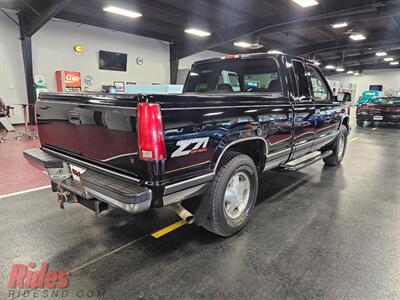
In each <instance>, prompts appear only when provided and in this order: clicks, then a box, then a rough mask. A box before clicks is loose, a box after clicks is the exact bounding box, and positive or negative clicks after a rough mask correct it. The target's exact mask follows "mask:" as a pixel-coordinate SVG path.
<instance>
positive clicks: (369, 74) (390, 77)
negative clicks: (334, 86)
mask: <svg viewBox="0 0 400 300" xmlns="http://www.w3.org/2000/svg"><path fill="white" fill-rule="evenodd" d="M328 79H330V80H338V81H341V82H343V83H355V84H357V91H356V97H357V99H358V97H359V96H360V95H361V94H362V92H363V91H366V90H368V89H369V86H370V85H383V90H388V89H399V88H400V70H399V69H384V70H366V71H364V72H362V73H361V75H360V76H353V75H347V74H341V75H333V76H329V77H328Z"/></svg>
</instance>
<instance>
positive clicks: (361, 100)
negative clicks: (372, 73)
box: [357, 90, 381, 105]
mask: <svg viewBox="0 0 400 300" xmlns="http://www.w3.org/2000/svg"><path fill="white" fill-rule="evenodd" d="M380 95H381V92H380V91H372V90H371V91H364V92H363V93H362V96H361V97H359V98H358V101H357V105H361V104H364V103H367V102H368V100H370V99H371V98H373V97H378V96H380Z"/></svg>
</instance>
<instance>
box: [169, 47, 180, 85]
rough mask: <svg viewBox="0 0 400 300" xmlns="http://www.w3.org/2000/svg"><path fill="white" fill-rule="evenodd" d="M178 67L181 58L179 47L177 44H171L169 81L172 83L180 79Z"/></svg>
mask: <svg viewBox="0 0 400 300" xmlns="http://www.w3.org/2000/svg"><path fill="white" fill-rule="evenodd" d="M178 67H179V58H178V48H177V46H176V44H170V45H169V82H170V83H171V84H176V81H177V79H178Z"/></svg>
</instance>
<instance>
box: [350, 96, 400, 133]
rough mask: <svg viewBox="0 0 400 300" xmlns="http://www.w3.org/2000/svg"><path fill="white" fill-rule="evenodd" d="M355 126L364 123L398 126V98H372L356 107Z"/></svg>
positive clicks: (399, 110) (399, 122)
mask: <svg viewBox="0 0 400 300" xmlns="http://www.w3.org/2000/svg"><path fill="white" fill-rule="evenodd" d="M356 118H357V125H358V126H364V123H365V122H368V123H373V122H379V123H381V124H382V123H386V124H396V125H400V97H374V98H371V99H370V100H368V101H367V102H366V103H364V104H362V105H360V106H358V107H357V111H356Z"/></svg>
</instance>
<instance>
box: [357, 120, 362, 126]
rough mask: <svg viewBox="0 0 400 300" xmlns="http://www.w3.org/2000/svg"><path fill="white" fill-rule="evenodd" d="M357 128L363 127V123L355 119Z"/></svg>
mask: <svg viewBox="0 0 400 300" xmlns="http://www.w3.org/2000/svg"><path fill="white" fill-rule="evenodd" d="M357 126H360V127H363V126H364V121H362V120H358V119H357Z"/></svg>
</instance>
